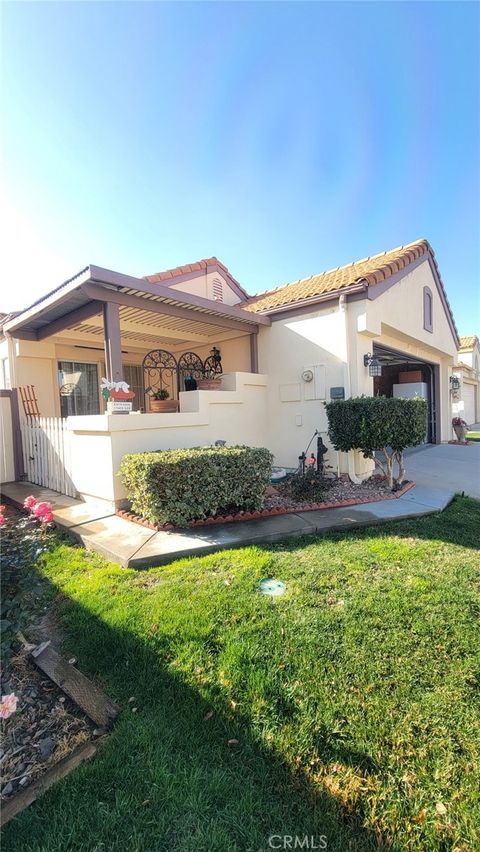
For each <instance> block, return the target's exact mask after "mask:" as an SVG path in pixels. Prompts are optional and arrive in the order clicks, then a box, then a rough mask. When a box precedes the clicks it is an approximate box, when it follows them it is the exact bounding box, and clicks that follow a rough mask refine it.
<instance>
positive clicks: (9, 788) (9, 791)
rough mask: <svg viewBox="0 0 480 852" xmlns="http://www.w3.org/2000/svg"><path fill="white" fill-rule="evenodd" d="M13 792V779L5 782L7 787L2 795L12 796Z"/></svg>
mask: <svg viewBox="0 0 480 852" xmlns="http://www.w3.org/2000/svg"><path fill="white" fill-rule="evenodd" d="M12 793H13V784H12V782H11V781H9V782H8V784H5V787H4V788H3V790H2V796H11V795H12Z"/></svg>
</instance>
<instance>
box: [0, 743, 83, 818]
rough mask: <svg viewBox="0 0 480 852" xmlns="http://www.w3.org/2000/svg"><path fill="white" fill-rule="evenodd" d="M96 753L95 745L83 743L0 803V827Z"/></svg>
mask: <svg viewBox="0 0 480 852" xmlns="http://www.w3.org/2000/svg"><path fill="white" fill-rule="evenodd" d="M96 751H97V743H92V742H89V743H84V744H83V745H81V746H79V748H77V749H75V751H73V752H72V754H70V755H68V757H64V758H63V760H59V761H58V763H55V764H54V765H53V766H52V767H51V768H50V769H49V770H48V772H46V773H45V775H42V776H41V777H40V778H37V780H36V781H34V782H33V784H30V786H29V787H27V789H26V790H22V791H21V792H19V793H16V794H15V795H14V796H13V797H12V798H11V799H10V800H9V801H6V802H5V803H3V802H2V809H1V816H0V825H1V826H4V825H6V824H7V822H9V820H11V819H12V818H13V817H14V816H17V814H19V813H20V811H23V810H24V809H25V808H27V807H28V806H29V805H31V804H32V802H34V801H35V800H36V799H38V798H39V796H41V795H42V794H43V793H44V792H45V790H48V788H49V787H51V786H52V784H55V782H56V781H59V780H60V778H64V777H65V775H68V773H69V772H71V770H72V769H75V767H76V766H78V765H79V764H80V763H83V761H84V760H90V758H91V757H93V755H94V754H95V752H96Z"/></svg>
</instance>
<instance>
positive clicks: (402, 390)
mask: <svg viewBox="0 0 480 852" xmlns="http://www.w3.org/2000/svg"><path fill="white" fill-rule="evenodd" d="M393 395H394V396H397V397H398V396H402V397H403V398H404V399H413V397H414V396H420V397H422V399H426V400H427V401H428V399H429V397H430V395H429V392H428V384H427V382H405V383H402V384H398V385H394V386H393Z"/></svg>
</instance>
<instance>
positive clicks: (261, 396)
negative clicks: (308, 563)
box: [0, 240, 460, 504]
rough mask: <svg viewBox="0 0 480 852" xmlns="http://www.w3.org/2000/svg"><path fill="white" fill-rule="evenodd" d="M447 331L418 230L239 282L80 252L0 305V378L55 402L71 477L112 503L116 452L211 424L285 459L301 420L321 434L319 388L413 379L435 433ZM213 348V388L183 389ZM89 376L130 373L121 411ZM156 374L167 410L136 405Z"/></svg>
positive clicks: (342, 463) (448, 316) (446, 418)
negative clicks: (216, 377)
mask: <svg viewBox="0 0 480 852" xmlns="http://www.w3.org/2000/svg"><path fill="white" fill-rule="evenodd" d="M459 344H460V341H459V337H458V333H457V329H456V327H455V322H454V319H453V315H452V311H451V308H450V305H449V302H448V299H447V295H446V292H445V287H444V285H443V283H442V279H441V276H440V272H439V269H438V266H437V263H436V260H435V256H434V253H433V250H432V248H431V246H430V245H429V243H428V242H427V241H426V240H418V241H417V242H414V243H410V244H409V245H405V246H399V247H398V248H395V249H391V250H389V251H385V252H382V253H380V254H377V255H375V256H372V257H366V258H364V259H363V260H359V261H356V262H354V263H349V264H347V265H346V266H342V267H338V268H336V269H332V270H329V271H328V272H322V273H320V274H316V275H312V276H311V277H309V278H305V279H302V280H300V281H295V282H293V283H289V284H285V285H284V286H281V287H277V288H276V289H273V290H268V291H266V292H264V293H261V294H258V295H255V296H249V295H248V293H247V291H246V290H245V288H244V287H243V286H242V285H241V284H240V283H239V282H238V281H236V280H235V278H234V277H233V276H232V274H231V273H230V272H229V270H228V269H227V267H226V266H224V265H223V263H221V262H220V261H219V260H217V258H215V257H212V258H209V259H208V260H201V261H198V262H197V263H192V264H188V265H186V266H181V267H177V268H175V269H169V270H167V271H164V272H159V273H155V274H152V275H147V276H146V277H144V278H135V277H132V276H129V275H125V274H123V273H119V272H112V271H110V270H107V269H103V268H100V267H98V266H87V267H86V268H85V269H83V270H82V271H81V272H79V273H78V274H77V275H76V276H74V277H73V278H71V279H70V280H69V281H66V282H65V283H64V284H62V285H60V286H59V287H57V288H56V289H55V290H52V291H51V292H50V293H47V294H46V295H45V296H43V297H42V298H40V299H38V300H37V301H36V302H35V303H34V304H33V305H31V306H30V307H28V308H26V309H25V310H23V311H21V312H19V313H17V314H15V315H9V316H6V317H4V319H3V340H2V341H1V342H0V367H1V372H0V378H1V377H3V383H4V386H8V385H10V387H11V388H22V389H23V391H22V394H23V396H25V393H28V392H29V391H28V388H29V387H31V386H34V395H35V399H36V401H37V402H36V404H37V405H38V412H39V414H40V415H41V416H42V417H47V418H68V419H67V427H68V430H69V431H70V433H71V437H72V449H71V452H72V462H71V465H72V468H71V473H70V476H71V478H72V481H73V483H74V489H75V491H76V492H78V493H81V494H85V495H93V496H97V497H103V498H104V499H107V500H109V501H110V502H113V503H115V504H119V503H120V502H121V501H122V500H123V499H124V498H125V494H124V492H123V490H122V485H121V483H120V482H119V480H118V477H117V478H115V475H116V472H117V471H118V465H119V463H120V460H121V457H122V456H123V454H124V453H126V452H134V451H141V450H147V449H166V448H168V447H179V446H184V447H191V446H196V445H199V444H202V443H210V442H213V441H214V440H226V441H227V442H228V443H234V442H235V443H245V444H252V445H256V446H267V447H269V448H270V449H271V450H272V452H273V453H274V456H275V462H276V464H277V465H279V466H286V467H293V466H296V464H297V460H298V457H299V455H300V454H301V452H302V451H303V450H304V449H305V448H306V447H307V445H308V443H309V441H310V439H311V437H312V435H313V433H314V432H315V430H318V431H319V433H320V434H321V436H322V438H323V440H324V442H325V443H326V444H327V445H328V436H327V419H326V415H325V409H324V406H323V402H324V401H325V400H329V399H331V398H342V397H349V396H357V395H360V394H367V395H372V394H376V393H378V394H386V395H402V396H405V395H413V394H415V393H420V394H421V395H424V396H425V397H426V398H427V399H428V402H429V419H428V436H427V437H428V440H429V441H431V442H436V443H439V442H441V441H447V440H449V438H450V437H451V411H452V408H451V390H450V386H451V382H450V379H451V376H452V370H453V368H454V365H455V363H456V360H457V349H458V347H459ZM219 358H220V359H221V368H222V370H223V373H222V383H221V389H219V390H195V389H194V390H186V385H185V380H186V379H187V378H189V377H192V376H193V377H194V378H195V377H198V376H199V375H200V373H201V370H202V365H207V366H209V367H212V366H213V365H215V367H217V366H218V359H219ZM218 368H219V367H218ZM104 376H105V377H106V378H107V379H109V380H110V381H121V380H124V381H126V382H127V383H129V384H130V386H131V388H132V389H133V390H134V391H135V393H136V397H135V405H134V408H135V410H136V413H131V414H130V415H129V416H128V417H120V416H117V415H108V414H105V413H104V411H105V405H104V400H103V397H102V394H101V392H100V382H101V378H102V377H104ZM160 385H163V386H167V388H168V390H169V392H170V395H171V396H172V397H173V398H178V400H179V411H178V412H177V413H171V414H153V413H148V412H149V396H150V391H151V390H152V389H156V388H158V387H159V386H160ZM190 387H191V385H190ZM25 389H27V391H25ZM20 414H22V404H21V405H20ZM327 461H329V462H330V464H331V465H332V467H334V468H335V469H336V470H339V471H345V472H347V471H348V472H349V473H350V475H351V476H352V477H353V478H360V479H361V478H362V477H365V476H366V475H369V472H370V470H371V463H369V462H366V461H365V460H364V459H363V458H362V457H360V456H359V455H358V454H349V456H348V457H347V456H346V455H343V454H336V453H335V452H334V451H333V449H332V450H330V453H329V456H328V458H327Z"/></svg>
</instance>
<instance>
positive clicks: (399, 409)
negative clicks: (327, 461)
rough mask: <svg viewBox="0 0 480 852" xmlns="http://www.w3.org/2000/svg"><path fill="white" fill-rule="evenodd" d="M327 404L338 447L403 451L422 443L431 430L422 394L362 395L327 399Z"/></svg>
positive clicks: (332, 435)
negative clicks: (406, 395) (400, 396)
mask: <svg viewBox="0 0 480 852" xmlns="http://www.w3.org/2000/svg"><path fill="white" fill-rule="evenodd" d="M325 408H326V410H327V417H328V434H329V436H330V439H331V441H332V443H333V446H334V447H335V449H336V450H343V451H344V452H348V450H361V451H362V452H363V453H364V455H367V453H373V451H374V450H379V449H383V447H385V446H387V447H391V448H392V450H398V451H401V450H404V449H405V448H406V447H415V446H417V444H421V443H422V441H424V440H425V436H426V434H427V412H428V405H427V402H426V400H424V399H420V397H416V398H414V399H402V398H399V397H386V396H359V397H354V398H352V399H342V400H334V401H333V402H327V403H326V404H325Z"/></svg>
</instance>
